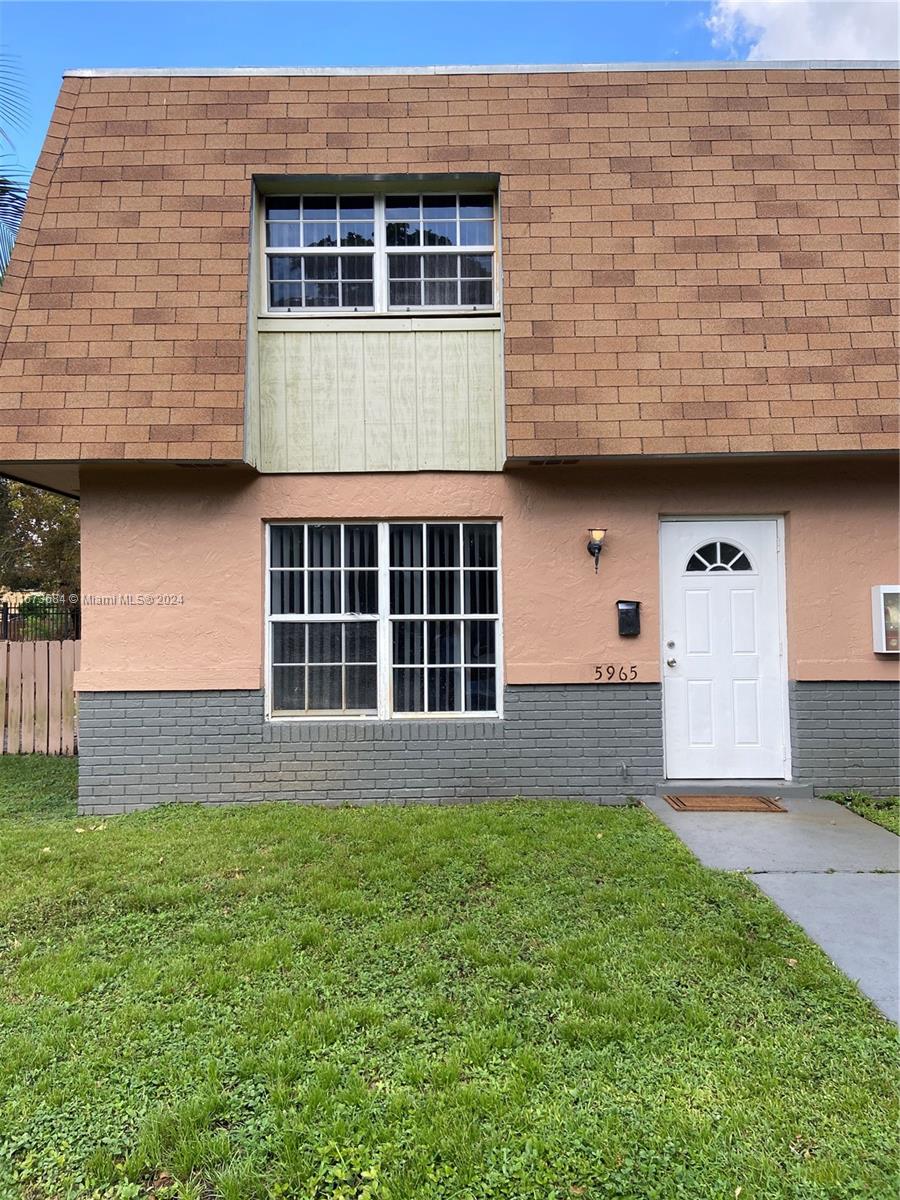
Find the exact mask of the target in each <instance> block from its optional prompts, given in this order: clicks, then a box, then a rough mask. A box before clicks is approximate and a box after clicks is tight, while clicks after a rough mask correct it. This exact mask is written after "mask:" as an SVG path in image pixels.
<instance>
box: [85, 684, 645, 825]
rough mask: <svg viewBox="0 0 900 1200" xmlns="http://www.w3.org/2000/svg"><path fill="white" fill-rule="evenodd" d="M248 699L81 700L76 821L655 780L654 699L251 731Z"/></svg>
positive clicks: (609, 695) (636, 691)
mask: <svg viewBox="0 0 900 1200" xmlns="http://www.w3.org/2000/svg"><path fill="white" fill-rule="evenodd" d="M263 711H264V704H263V696H262V693H260V692H254V691H239V692H234V691H216V692H145V693H131V694H127V693H116V692H104V693H87V694H85V693H82V695H81V697H80V709H79V720H80V726H81V742H80V744H81V756H82V757H81V777H80V805H81V811H82V812H87V813H114V812H123V811H127V810H129V809H135V808H146V807H149V806H150V805H153V804H160V803H164V802H167V801H198V800H203V801H205V802H208V803H213V804H233V803H235V802H241V803H246V802H250V801H262V800H293V801H300V802H303V803H320V804H321V803H325V804H341V803H347V802H350V803H356V804H365V803H372V802H378V801H381V802H387V801H390V802H392V803H398V804H403V803H422V802H425V803H433V804H446V803H455V802H461V801H466V800H485V799H492V798H501V797H509V796H516V795H521V796H558V797H572V798H578V799H583V800H593V801H599V802H604V803H618V804H620V803H622V802H623V800H624V799H625V798H626V797H627V796H628V795H636V796H645V795H648V794H650V793H651V792H652V790H653V785H654V783H655V782H656V780H657V779H659V778H660V776H661V774H662V716H661V699H660V689H659V687H658V686H657V685H650V686H645V685H624V686H621V687H620V686H614V687H609V688H601V689H598V688H594V687H590V686H587V687H585V686H582V687H578V686H575V687H518V688H515V687H513V688H508V689H507V691H506V696H505V711H506V718H505V719H504V720H503V721H487V722H482V721H473V720H461V721H452V720H450V721H441V720H425V721H397V722H384V723H381V722H368V723H356V724H354V723H352V722H346V721H343V722H338V723H335V722H330V723H329V722H323V723H318V722H313V723H302V724H297V723H294V724H272V723H266V721H265V720H264V715H263Z"/></svg>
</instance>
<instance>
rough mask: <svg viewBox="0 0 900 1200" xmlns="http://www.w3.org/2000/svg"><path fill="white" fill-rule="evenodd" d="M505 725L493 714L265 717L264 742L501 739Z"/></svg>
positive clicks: (338, 742) (504, 731)
mask: <svg viewBox="0 0 900 1200" xmlns="http://www.w3.org/2000/svg"><path fill="white" fill-rule="evenodd" d="M506 731H507V725H506V722H505V721H504V720H503V718H502V717H500V716H497V715H496V714H484V715H483V716H477V715H476V714H474V713H459V714H456V715H454V714H448V715H447V716H443V717H437V716H434V717H433V716H431V715H430V714H426V715H425V716H424V717H392V718H389V719H387V720H380V719H379V718H378V717H365V718H359V717H350V718H342V717H324V718H323V717H300V718H297V717H287V718H284V717H267V718H266V719H265V721H264V724H263V741H264V742H297V743H301V744H302V743H304V742H323V741H324V742H333V743H335V744H336V745H337V746H339V745H340V743H342V742H398V743H403V742H415V741H431V742H434V741H446V742H454V741H471V740H472V739H473V738H485V739H498V740H499V739H503V738H504V737H505V736H506Z"/></svg>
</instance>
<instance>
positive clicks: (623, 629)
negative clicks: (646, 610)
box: [616, 600, 641, 637]
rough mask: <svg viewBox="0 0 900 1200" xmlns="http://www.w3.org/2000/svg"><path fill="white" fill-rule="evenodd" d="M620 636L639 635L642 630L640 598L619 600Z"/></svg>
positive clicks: (617, 603) (617, 606)
mask: <svg viewBox="0 0 900 1200" xmlns="http://www.w3.org/2000/svg"><path fill="white" fill-rule="evenodd" d="M616 608H617V609H618V610H619V637H637V636H638V634H639V633H640V632H641V602H640V600H617V601H616Z"/></svg>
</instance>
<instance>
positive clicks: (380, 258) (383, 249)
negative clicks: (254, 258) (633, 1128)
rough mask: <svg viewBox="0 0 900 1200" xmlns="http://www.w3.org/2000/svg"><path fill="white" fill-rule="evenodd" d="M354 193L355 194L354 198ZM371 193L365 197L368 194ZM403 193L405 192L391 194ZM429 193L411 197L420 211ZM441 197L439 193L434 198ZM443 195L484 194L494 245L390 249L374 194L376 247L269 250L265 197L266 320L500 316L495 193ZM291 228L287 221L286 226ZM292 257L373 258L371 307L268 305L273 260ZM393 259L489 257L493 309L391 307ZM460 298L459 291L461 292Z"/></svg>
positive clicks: (327, 196) (381, 204) (380, 197)
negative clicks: (406, 315) (381, 315)
mask: <svg viewBox="0 0 900 1200" xmlns="http://www.w3.org/2000/svg"><path fill="white" fill-rule="evenodd" d="M355 194H356V193H354V195H355ZM368 194H369V193H365V195H368ZM390 194H391V195H394V194H402V193H390ZM428 194H429V193H417V194H411V195H410V199H412V198H413V195H415V196H416V198H417V199H418V201H419V210H420V212H421V209H422V198H423V196H424V195H428ZM432 194H438V193H432ZM440 194H441V195H445V194H446V195H457V196H458V195H467V196H468V195H473V196H474V195H483V196H484V197H485V199H486V200H490V202H491V208H492V214H493V215H492V224H493V230H494V240H493V242H491V244H490V245H481V246H459V245H457V246H388V244H387V220H386V218H385V207H386V205H385V200H386V196H387V193H374V194H373V199H374V203H375V245H374V246H269V245H267V244H266V243H267V237H266V224H267V222H266V214H265V205H266V199H267V197H266V196H263V197H261V201H262V217H261V220H260V221H259V226H260V237H261V241H262V246H261V249H262V255H263V263H264V265H265V270H264V271H261V272H260V276H261V280H260V282H261V285H262V308H261V309H260V311H261V312H262V313H263V314H264V315H265V316H270V317H283V316H287V317H290V316H301V317H318V316H321V317H335V316H343V317H347V316H353V314H354V313H362V314H372V313H393V314H399V313H417V314H423V315H425V314H431V315H439V314H441V313H459V314H465V313H471V312H496V310H497V295H498V287H497V284H498V280H497V261H498V257H499V256H498V253H497V245H498V241H497V237H498V230H497V224H498V223H497V203H496V196H495V195H494V194H493V193H491V192H475V191H473V192H464V193H463V192H458V193H453V192H446V193H440ZM299 198H300V200H301V201H302V200H307V199H308V200H333V199H335V198H337V199H338V200H340V193H335V192H330V193H315V194H313V193H306V192H304V193H301V194H300V197H299ZM456 222H457V241H458V240H459V226H460V224H461V223H464V222H462V221H461V219H460V216H459V206H458V205H457V215H456ZM285 223H289V222H285ZM285 254H289V255H292V256H294V257H298V256H304V255H310V256H312V255H322V256H325V257H331V258H334V257H340V256H341V255H370V256H371V257H372V260H373V263H372V276H373V285H372V297H373V302H372V304H371V305H369V306H366V307H363V306H358V307H353V308H349V307H345V308H326V307H324V306H323V307H319V306H310V307H306V306H291V307H285V308H272V307H271V306H270V303H269V259H270V258H271V257H273V256H278V255H285ZM389 254H469V255H476V254H480V255H485V254H489V255H490V256H491V303H490V304H465V305H462V304H457V305H449V306H441V305H438V304H419V305H407V304H397V305H391V303H390V296H389V286H388V261H387V259H388V255H389ZM457 295H459V290H457Z"/></svg>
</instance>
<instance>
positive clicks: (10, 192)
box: [0, 154, 28, 278]
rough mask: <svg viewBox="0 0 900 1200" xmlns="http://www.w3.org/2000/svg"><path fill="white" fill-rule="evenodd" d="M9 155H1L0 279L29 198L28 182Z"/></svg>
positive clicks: (7, 262)
mask: <svg viewBox="0 0 900 1200" xmlns="http://www.w3.org/2000/svg"><path fill="white" fill-rule="evenodd" d="M9 160H10V156H9V155H8V154H0V278H2V276H3V275H4V274H5V273H6V268H7V267H8V266H9V258H10V255H11V254H12V248H13V244H14V243H15V240H16V234H17V233H18V231H19V222H20V221H21V220H22V213H23V212H24V211H25V201H26V199H27V198H28V180H27V177H26V175H25V172H24V171H23V170H22V168H21V167H20V166H18V165H17V164H16V163H14V162H11V161H9Z"/></svg>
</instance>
